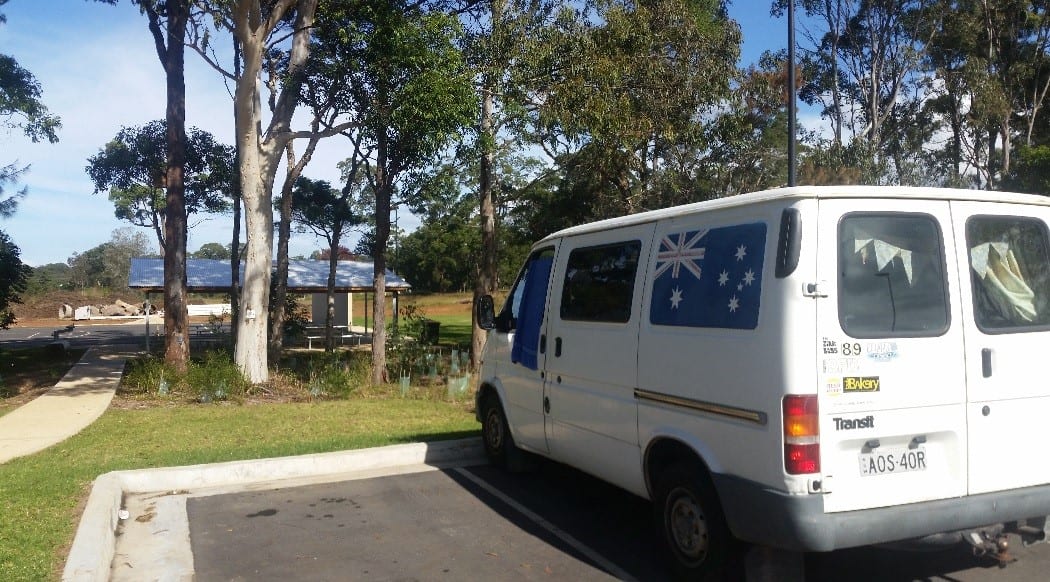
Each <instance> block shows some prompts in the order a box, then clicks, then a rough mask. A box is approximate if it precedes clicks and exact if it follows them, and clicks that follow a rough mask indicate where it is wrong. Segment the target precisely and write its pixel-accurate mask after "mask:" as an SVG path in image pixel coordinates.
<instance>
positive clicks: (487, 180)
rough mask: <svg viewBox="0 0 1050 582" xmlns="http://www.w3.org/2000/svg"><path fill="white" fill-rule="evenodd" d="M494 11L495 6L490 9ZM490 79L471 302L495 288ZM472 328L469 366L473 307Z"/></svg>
mask: <svg viewBox="0 0 1050 582" xmlns="http://www.w3.org/2000/svg"><path fill="white" fill-rule="evenodd" d="M494 10H495V8H494ZM492 91H493V87H492V81H491V77H487V78H486V79H485V85H484V86H483V87H482V88H481V144H482V146H481V147H482V149H481V164H480V168H479V180H478V185H479V188H478V190H479V191H478V197H479V198H480V211H481V216H480V218H481V264H480V265H479V266H478V267H479V268H478V276H477V279H476V280H475V283H474V304H475V305H477V301H478V298H480V297H481V296H482V295H489V294H492V293H493V292H494V291H495V289H496V205H495V204H494V203H493V200H492V182H493V180H492V166H493V163H492V162H493V151H492V150H493V149H494V148H495V140H496V136H495V131H494V123H493V120H492V115H493V113H492V105H493V104H492V101H493V98H492ZM471 322H472V329H471V335H470V365H471V368H472V369H475V370H476V369H477V368H478V365H479V363H480V361H481V351H482V349H484V347H485V340H486V338H487V334H488V332H486V331H485V330H483V329H481V328H480V327H478V317H477V312H476V310H473V309H472V310H471Z"/></svg>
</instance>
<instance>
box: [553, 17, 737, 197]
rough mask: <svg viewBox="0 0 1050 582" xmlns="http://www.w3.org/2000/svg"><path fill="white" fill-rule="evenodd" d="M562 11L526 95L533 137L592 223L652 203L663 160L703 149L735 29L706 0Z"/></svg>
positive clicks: (730, 66) (732, 57) (730, 61)
mask: <svg viewBox="0 0 1050 582" xmlns="http://www.w3.org/2000/svg"><path fill="white" fill-rule="evenodd" d="M587 6H589V7H591V12H587V13H584V14H578V13H575V12H574V11H573V9H572V8H571V7H568V8H565V9H563V10H562V11H561V12H560V14H559V18H558V19H557V20H556V22H555V26H554V27H553V30H552V31H551V33H550V35H549V37H548V38H547V39H545V41H547V42H548V43H549V44H550V46H551V47H552V48H551V50H550V51H549V54H548V56H547V57H545V61H546V62H547V63H548V64H547V70H548V71H549V72H550V74H549V75H547V77H546V82H545V83H543V84H542V85H540V86H538V87H536V88H534V89H533V96H534V99H535V102H536V103H537V105H538V106H537V107H536V109H535V115H534V117H533V121H532V128H533V130H534V132H535V133H534V136H533V139H534V140H535V141H536V142H537V143H538V144H540V145H541V146H542V147H543V148H544V150H545V151H546V152H547V153H548V155H549V156H550V157H551V158H552V159H554V160H556V161H557V163H558V164H559V165H561V166H563V167H566V168H573V167H574V168H577V169H579V170H581V171H582V173H578V174H577V176H578V178H581V179H577V180H574V181H572V182H571V183H570V182H566V183H564V184H563V186H564V187H568V186H572V189H571V190H568V191H566V192H565V193H566V194H568V195H573V196H583V197H590V198H592V199H593V202H592V208H591V210H592V212H593V213H594V215H593V216H592V217H593V218H602V217H607V216H614V215H621V214H629V213H633V212H638V211H641V210H645V209H648V208H651V207H653V206H654V205H658V204H660V203H661V200H660V197H659V196H655V195H654V194H655V193H656V192H657V190H656V188H657V186H658V184H659V183H660V176H661V174H663V173H664V172H665V171H668V166H667V165H666V161H667V160H669V159H671V158H673V157H674V156H676V155H678V154H679V152H690V153H689V155H692V154H693V153H696V152H701V153H703V152H705V151H707V150H708V149H709V147H710V145H711V144H710V143H709V141H708V139H709V133H708V132H706V131H704V124H705V122H706V120H707V119H709V118H710V117H711V116H712V115H714V114H715V113H717V112H718V111H719V109H720V107H722V104H723V103H724V101H725V99H726V97H727V96H728V95H729V93H730V89H731V86H730V79H731V78H732V77H733V74H734V72H735V64H736V61H737V57H738V56H739V47H740V32H739V28H738V27H737V25H736V23H735V22H733V21H732V20H731V19H730V18H729V17H728V15H727V13H726V11H725V8H724V6H723V3H721V2H717V1H714V0H653V1H649V2H639V3H635V2H620V1H611V2H600V3H595V4H593V5H590V4H588V5H587Z"/></svg>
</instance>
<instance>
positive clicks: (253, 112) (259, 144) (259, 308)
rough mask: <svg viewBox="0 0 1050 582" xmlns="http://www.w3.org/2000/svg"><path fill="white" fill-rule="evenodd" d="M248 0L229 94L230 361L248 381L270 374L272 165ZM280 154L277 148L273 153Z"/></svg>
mask: <svg viewBox="0 0 1050 582" xmlns="http://www.w3.org/2000/svg"><path fill="white" fill-rule="evenodd" d="M253 4H254V3H253V2H250V1H248V0H242V4H241V5H239V6H238V7H242V6H244V7H242V8H241V9H242V10H244V11H245V12H247V13H248V14H247V15H246V16H244V17H241V18H237V29H238V30H237V35H238V37H239V38H240V42H241V48H242V54H243V61H244V73H243V75H242V77H241V80H240V82H238V83H237V90H236V93H235V96H234V107H235V108H236V110H237V113H236V115H235V116H234V117H235V120H236V126H237V127H236V135H237V148H238V151H239V152H240V159H239V160H238V162H239V167H238V171H239V172H240V176H241V196H242V197H243V199H244V219H245V220H244V223H245V238H246V245H245V250H244V257H243V258H244V286H243V287H242V288H241V300H240V306H241V315H240V317H238V318H237V320H236V321H235V322H233V324H234V325H236V326H237V345H236V347H235V348H234V360H235V361H236V362H237V366H238V367H239V368H240V370H241V372H243V373H244V375H245V377H246V378H247V379H248V381H250V382H252V383H256V384H257V383H262V382H266V381H267V380H268V379H269V370H268V368H267V357H266V356H267V353H266V348H267V342H266V332H267V325H266V322H267V319H268V318H267V307H268V300H269V292H270V253H271V249H273V215H272V205H271V203H270V198H269V196H270V192H271V190H272V186H273V176H274V174H273V172H271V171H270V170H271V167H272V166H274V164H272V163H270V161H269V160H268V154H269V153H270V151H269V150H272V148H266V144H264V143H263V136H262V135H261V127H260V126H261V123H260V122H259V116H260V115H261V111H262V103H261V98H260V95H259V89H258V84H257V80H258V76H259V71H260V70H261V68H262V58H263V51H264V50H265V46H266V37H267V36H268V32H269V31H267V30H265V27H264V26H262V25H261V23H260V22H259V20H260V19H261V18H262V15H261V14H260V13H259V12H258V11H257V8H258V7H257V6H253ZM278 153H279V152H278Z"/></svg>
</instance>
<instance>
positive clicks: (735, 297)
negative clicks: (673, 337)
mask: <svg viewBox="0 0 1050 582" xmlns="http://www.w3.org/2000/svg"><path fill="white" fill-rule="evenodd" d="M765 248H766V225H765V224H764V223H755V224H740V225H736V226H725V227H721V228H711V229H705V230H693V231H688V232H679V233H670V234H667V235H664V236H663V237H662V238H661V239H660V248H659V250H658V251H657V256H656V270H655V272H654V274H653V293H652V305H650V309H649V320H650V321H651V322H652V323H653V324H654V325H681V326H691V327H723V328H729V329H755V327H757V326H758V308H759V300H760V299H761V297H762V263H763V259H764V258H765V257H764V254H765Z"/></svg>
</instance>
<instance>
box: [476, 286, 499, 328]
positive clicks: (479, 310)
mask: <svg viewBox="0 0 1050 582" xmlns="http://www.w3.org/2000/svg"><path fill="white" fill-rule="evenodd" d="M474 309H475V312H476V315H477V320H478V327H480V328H481V329H484V330H486V331H487V330H491V329H492V328H494V327H496V308H495V304H494V303H493V301H492V295H482V296H481V297H478V301H477V304H476V305H475V306H474Z"/></svg>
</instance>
